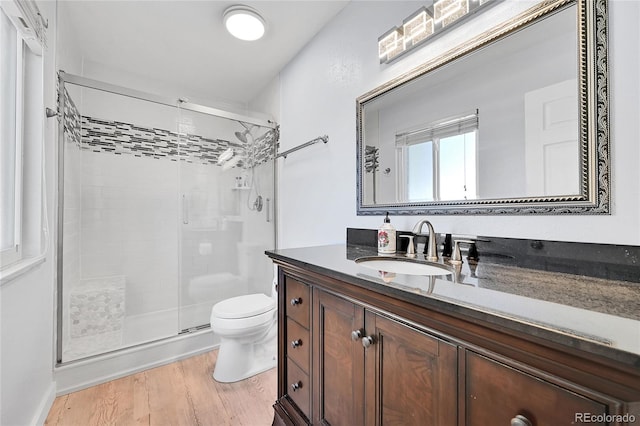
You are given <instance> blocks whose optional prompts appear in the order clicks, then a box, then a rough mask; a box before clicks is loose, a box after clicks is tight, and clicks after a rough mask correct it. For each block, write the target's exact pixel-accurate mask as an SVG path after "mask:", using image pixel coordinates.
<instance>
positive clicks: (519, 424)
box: [511, 414, 533, 426]
mask: <svg viewBox="0 0 640 426" xmlns="http://www.w3.org/2000/svg"><path fill="white" fill-rule="evenodd" d="M511 426H533V423H531V420H529V419H528V418H526V417H525V416H523V415H521V414H518V415H517V416H515V417H514V418H512V419H511Z"/></svg>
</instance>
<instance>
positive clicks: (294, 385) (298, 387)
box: [291, 382, 302, 392]
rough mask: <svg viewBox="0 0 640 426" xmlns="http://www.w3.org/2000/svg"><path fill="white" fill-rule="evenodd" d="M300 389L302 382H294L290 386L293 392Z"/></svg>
mask: <svg viewBox="0 0 640 426" xmlns="http://www.w3.org/2000/svg"><path fill="white" fill-rule="evenodd" d="M301 387H302V382H295V383H292V384H291V390H292V391H294V392H295V391H297V390H298V389H300V388H301Z"/></svg>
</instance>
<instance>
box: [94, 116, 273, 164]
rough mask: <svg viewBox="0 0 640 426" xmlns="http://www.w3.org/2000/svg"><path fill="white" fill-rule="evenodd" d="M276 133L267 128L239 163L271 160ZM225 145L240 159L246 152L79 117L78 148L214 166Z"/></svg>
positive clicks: (161, 131) (197, 138) (236, 146)
mask: <svg viewBox="0 0 640 426" xmlns="http://www.w3.org/2000/svg"><path fill="white" fill-rule="evenodd" d="M276 134H277V133H276V131H274V130H269V131H268V132H267V133H265V134H264V135H262V136H260V137H259V138H256V140H255V141H254V144H255V146H254V148H253V151H254V155H253V156H252V157H253V158H255V160H253V161H252V158H249V161H246V160H245V161H243V162H242V163H240V164H239V166H241V167H251V166H252V165H258V164H261V163H263V162H265V161H268V160H271V159H273V156H274V152H273V151H274V143H275V136H276ZM229 148H233V149H234V150H236V151H238V152H239V155H241V156H242V157H243V159H244V158H246V157H247V154H250V152H248V151H249V149H247V147H246V146H245V145H244V144H241V143H235V142H230V141H227V140H224V139H209V138H205V137H202V136H199V135H191V134H179V133H176V132H171V131H168V130H164V129H156V128H150V127H140V126H136V125H134V124H130V123H123V122H119V121H104V120H100V119H97V118H93V117H86V116H82V149H87V150H91V151H93V152H103V153H110V154H116V155H122V154H125V155H134V156H136V157H147V158H156V159H162V158H165V159H169V160H171V161H177V160H178V159H180V160H182V161H186V162H188V163H198V164H215V165H217V163H218V157H219V156H220V154H222V153H223V152H224V151H226V150H227V149H229Z"/></svg>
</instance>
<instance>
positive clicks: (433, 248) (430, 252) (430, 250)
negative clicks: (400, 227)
mask: <svg viewBox="0 0 640 426" xmlns="http://www.w3.org/2000/svg"><path fill="white" fill-rule="evenodd" d="M425 224H426V225H427V228H428V229H429V233H428V234H424V233H423V232H422V227H423V226H424V225H425ZM411 232H412V233H413V234H414V235H416V236H418V237H424V236H428V237H429V241H427V244H428V246H427V256H426V259H427V260H428V261H429V262H437V261H438V248H437V245H436V233H435V232H434V231H433V226H432V225H431V222H429V221H428V220H426V219H422V220H421V221H420V222H418V223H416V226H414V227H413V231H411Z"/></svg>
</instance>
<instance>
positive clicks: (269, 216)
mask: <svg viewBox="0 0 640 426" xmlns="http://www.w3.org/2000/svg"><path fill="white" fill-rule="evenodd" d="M270 222H271V199H270V198H267V223H270Z"/></svg>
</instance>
